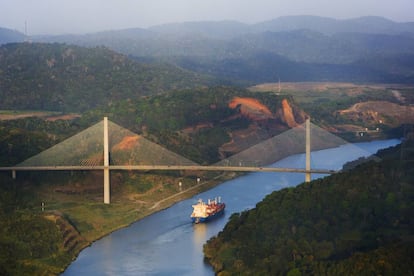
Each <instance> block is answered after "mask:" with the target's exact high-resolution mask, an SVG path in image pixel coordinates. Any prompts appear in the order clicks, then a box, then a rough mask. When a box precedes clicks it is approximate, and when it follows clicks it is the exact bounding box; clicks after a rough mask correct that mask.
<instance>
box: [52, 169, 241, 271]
mask: <svg viewBox="0 0 414 276" xmlns="http://www.w3.org/2000/svg"><path fill="white" fill-rule="evenodd" d="M237 175H240V174H236V173H226V174H220V175H217V176H215V177H213V178H212V179H205V180H202V179H200V181H199V182H197V181H194V179H180V181H181V182H182V183H184V184H182V187H181V189H180V188H179V187H178V188H177V189H164V190H162V191H160V192H161V193H162V199H159V200H157V201H154V202H153V203H149V200H150V197H147V198H146V200H145V201H144V200H130V201H125V200H124V199H125V193H128V191H122V190H117V192H116V193H115V194H114V195H113V196H112V202H111V204H109V205H106V204H103V203H87V202H85V201H84V200H83V201H82V202H83V203H78V204H76V205H77V206H75V205H72V204H69V205H72V207H71V208H68V209H65V208H62V209H61V210H60V211H59V212H62V211H63V212H64V214H65V216H66V217H67V218H69V221H70V222H71V223H73V224H74V226H75V228H76V229H79V230H80V231H79V235H80V236H81V237H83V238H84V239H85V240H86V243H85V244H84V245H83V246H82V247H79V248H78V250H76V251H75V252H72V253H73V254H72V256H71V262H70V263H67V264H65V265H64V266H63V267H61V268H60V269H59V271H60V272H59V273H62V272H64V271H65V269H66V268H67V267H68V266H70V264H71V263H72V262H73V261H75V260H76V259H77V257H78V255H79V253H80V252H81V251H82V250H84V249H85V248H87V247H89V246H90V245H91V244H92V243H94V242H96V241H98V240H100V239H102V238H104V237H106V236H108V235H110V234H111V233H113V232H115V231H118V230H120V229H123V228H125V227H129V226H130V225H131V224H133V223H136V222H138V221H140V220H142V219H143V218H146V217H148V216H150V215H152V214H155V213H157V212H160V211H162V210H164V209H166V208H169V207H171V206H172V205H174V204H176V203H177V202H180V201H182V200H185V199H188V198H190V197H192V196H194V195H196V194H198V193H201V192H204V191H207V190H209V189H212V188H214V187H216V186H218V185H220V184H221V183H223V182H225V181H227V180H230V179H232V178H234V177H236V176H237ZM164 180H165V179H164ZM189 183H193V185H191V184H189ZM194 183H195V184H194ZM118 188H119V187H118ZM76 197H77V196H76ZM130 198H131V197H130ZM156 198H159V195H158V196H157V197H156ZM95 199H96V198H95ZM190 211H191V210H189V212H190ZM80 214H82V216H80ZM188 216H189V214H188ZM86 220H89V222H88V224H89V225H93V226H94V227H93V228H90V227H87V226H85V221H86ZM84 229H85V230H84ZM86 229H87V230H86Z"/></svg>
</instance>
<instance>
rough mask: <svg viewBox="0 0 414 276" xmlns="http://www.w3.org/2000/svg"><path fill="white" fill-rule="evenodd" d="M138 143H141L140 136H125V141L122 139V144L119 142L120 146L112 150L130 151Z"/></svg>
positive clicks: (117, 145)
mask: <svg viewBox="0 0 414 276" xmlns="http://www.w3.org/2000/svg"><path fill="white" fill-rule="evenodd" d="M138 143H139V136H138V135H134V136H125V137H124V139H122V141H121V142H119V143H118V144H116V145H115V146H114V147H113V148H112V150H114V151H117V150H128V149H132V148H133V147H134V146H136V145H137V144H138Z"/></svg>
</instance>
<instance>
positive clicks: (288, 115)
mask: <svg viewBox="0 0 414 276" xmlns="http://www.w3.org/2000/svg"><path fill="white" fill-rule="evenodd" d="M282 110H283V118H284V121H285V122H286V124H287V125H288V126H289V127H296V126H297V125H298V123H296V120H295V116H294V115H293V111H292V107H291V106H290V104H289V102H288V101H287V100H286V99H283V100H282Z"/></svg>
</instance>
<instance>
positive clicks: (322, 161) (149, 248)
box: [63, 139, 400, 276]
mask: <svg viewBox="0 0 414 276" xmlns="http://www.w3.org/2000/svg"><path fill="white" fill-rule="evenodd" d="M399 143H400V140H397V139H391V140H382V141H374V142H366V143H357V144H348V145H344V146H341V147H338V148H334V149H327V150H321V151H316V152H312V154H311V164H312V168H315V169H316V168H319V169H332V170H339V169H341V168H342V165H343V164H344V163H346V162H348V161H352V160H355V159H357V158H359V157H361V156H369V155H371V154H374V153H376V152H377V150H378V149H382V148H387V147H390V146H394V145H396V144H399ZM304 164H305V156H304V154H299V155H293V156H290V157H288V158H285V159H283V160H280V161H278V162H276V163H275V164H273V165H272V166H275V167H290V168H304V167H305V165H304ZM322 176H323V175H315V174H314V175H312V179H315V178H318V177H322ZM304 178H305V176H304V174H301V173H270V172H259V173H250V174H247V175H245V176H242V177H239V178H237V179H233V180H230V181H227V182H224V183H223V184H221V185H219V186H217V187H215V188H213V189H211V190H209V191H206V192H203V193H200V194H198V195H195V196H194V197H192V198H190V199H187V200H184V201H181V202H179V203H177V204H175V205H173V206H172V207H170V208H168V209H165V210H163V211H160V212H158V213H155V214H153V215H151V216H148V217H146V218H144V219H142V220H140V221H138V222H136V223H133V224H131V225H130V226H129V227H127V228H124V229H121V230H118V231H116V232H114V233H112V234H110V235H108V236H106V237H104V238H102V239H101V240H98V241H96V242H94V243H93V244H92V245H91V246H90V247H87V248H85V249H84V250H83V251H82V252H81V253H80V254H79V256H78V258H77V259H76V260H75V261H74V262H73V263H72V264H71V265H70V266H69V267H68V268H67V269H66V271H65V272H64V273H63V275H65V276H67V275H168V276H170V275H214V272H213V270H212V268H211V267H210V266H209V265H207V264H206V263H205V262H204V261H203V257H204V256H203V251H202V248H203V244H204V243H205V242H206V241H207V240H208V239H209V238H211V237H212V236H214V235H217V233H218V232H219V231H221V230H222V229H223V227H224V225H225V224H226V222H227V220H228V218H229V216H230V215H231V214H232V213H235V212H241V211H244V210H246V209H251V208H254V207H255V205H256V203H257V202H259V201H261V200H262V199H263V198H264V197H265V196H266V195H267V194H269V193H271V192H272V191H276V190H280V189H283V188H285V187H292V186H296V185H298V184H300V183H302V182H303V181H304ZM218 196H220V197H221V198H222V200H223V201H224V202H225V203H226V211H225V213H224V215H223V216H221V217H219V218H217V219H216V220H213V221H211V222H209V223H208V224H194V225H193V224H192V223H191V221H190V214H191V211H192V207H191V205H192V204H195V203H196V202H197V200H198V199H199V198H202V199H204V200H207V199H208V198H211V199H213V198H215V197H218Z"/></svg>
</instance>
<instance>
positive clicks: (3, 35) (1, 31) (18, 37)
mask: <svg viewBox="0 0 414 276" xmlns="http://www.w3.org/2000/svg"><path fill="white" fill-rule="evenodd" d="M25 38H26V36H25V35H24V34H22V33H20V32H18V31H14V30H10V29H6V28H1V27H0V45H2V44H6V43H11V42H23V41H24V40H25Z"/></svg>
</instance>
